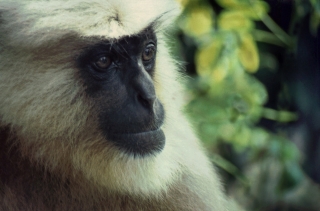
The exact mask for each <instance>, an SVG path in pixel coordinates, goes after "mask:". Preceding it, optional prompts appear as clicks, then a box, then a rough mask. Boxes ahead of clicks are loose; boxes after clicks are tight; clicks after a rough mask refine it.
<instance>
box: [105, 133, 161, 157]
mask: <svg viewBox="0 0 320 211" xmlns="http://www.w3.org/2000/svg"><path fill="white" fill-rule="evenodd" d="M107 140H110V141H112V142H113V143H114V144H115V145H116V146H117V147H118V148H119V149H120V150H124V151H125V152H126V153H128V154H130V155H133V156H134V157H144V156H148V155H153V154H157V153H159V152H161V151H162V150H163V148H164V146H165V135H164V132H163V131H162V129H160V128H159V129H156V130H150V131H144V132H138V133H111V134H108V135H107Z"/></svg>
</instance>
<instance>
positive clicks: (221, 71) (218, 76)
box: [211, 64, 228, 83]
mask: <svg viewBox="0 0 320 211" xmlns="http://www.w3.org/2000/svg"><path fill="white" fill-rule="evenodd" d="M227 74H228V70H227V68H226V67H225V65H222V64H219V65H218V66H217V67H216V68H214V69H213V71H212V74H211V79H212V81H213V82H215V83H219V82H221V81H222V80H223V79H224V78H225V77H226V76H227Z"/></svg>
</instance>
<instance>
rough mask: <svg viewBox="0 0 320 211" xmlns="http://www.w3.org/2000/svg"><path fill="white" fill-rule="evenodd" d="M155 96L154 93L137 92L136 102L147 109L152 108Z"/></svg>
mask: <svg viewBox="0 0 320 211" xmlns="http://www.w3.org/2000/svg"><path fill="white" fill-rule="evenodd" d="M156 99H157V97H156V95H153V94H150V95H148V94H147V95H143V94H138V96H137V100H138V102H139V103H140V104H141V105H142V106H143V107H144V108H147V109H150V110H153V107H154V104H155V101H156Z"/></svg>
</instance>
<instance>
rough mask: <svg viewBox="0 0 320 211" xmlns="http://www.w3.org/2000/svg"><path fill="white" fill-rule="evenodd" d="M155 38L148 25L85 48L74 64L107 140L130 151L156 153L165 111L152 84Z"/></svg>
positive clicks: (160, 143) (161, 143) (160, 142)
mask: <svg viewBox="0 0 320 211" xmlns="http://www.w3.org/2000/svg"><path fill="white" fill-rule="evenodd" d="M156 53H157V38H156V36H155V34H154V32H153V30H152V28H151V27H149V28H147V29H145V30H143V31H142V32H141V33H139V34H137V35H134V36H130V37H129V36H128V37H123V38H122V39H120V40H117V41H112V40H102V41H100V42H99V43H96V44H93V45H92V46H88V47H86V49H85V50H84V52H83V53H82V54H81V55H80V56H79V58H78V60H77V63H78V66H79V69H80V71H81V74H80V75H81V78H82V79H83V81H84V86H85V88H86V93H87V95H88V96H89V98H90V101H93V102H94V106H93V108H94V112H96V114H97V117H98V125H99V129H100V130H102V132H103V135H104V136H105V138H106V140H108V141H110V142H112V143H113V144H114V145H115V146H117V147H118V148H119V149H120V150H122V151H125V152H126V153H130V154H133V155H140V156H143V155H146V154H153V153H156V152H159V151H161V150H162V149H163V147H164V144H165V135H164V133H163V131H162V130H161V126H162V124H163V122H164V116H165V112H164V109H163V106H162V104H161V102H160V101H159V99H158V98H157V94H156V91H155V87H154V73H155V62H156Z"/></svg>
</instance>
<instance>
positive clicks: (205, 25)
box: [185, 6, 213, 36]
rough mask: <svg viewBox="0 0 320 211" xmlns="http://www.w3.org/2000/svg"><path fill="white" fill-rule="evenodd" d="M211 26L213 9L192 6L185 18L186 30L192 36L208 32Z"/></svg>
mask: <svg viewBox="0 0 320 211" xmlns="http://www.w3.org/2000/svg"><path fill="white" fill-rule="evenodd" d="M212 27H213V11H212V9H211V7H204V6H202V7H196V8H192V9H191V11H190V12H189V13H188V16H187V18H186V24H185V29H186V32H187V33H189V34H190V35H193V36H199V35H202V34H205V33H208V32H209V31H210V30H211V29H212Z"/></svg>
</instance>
